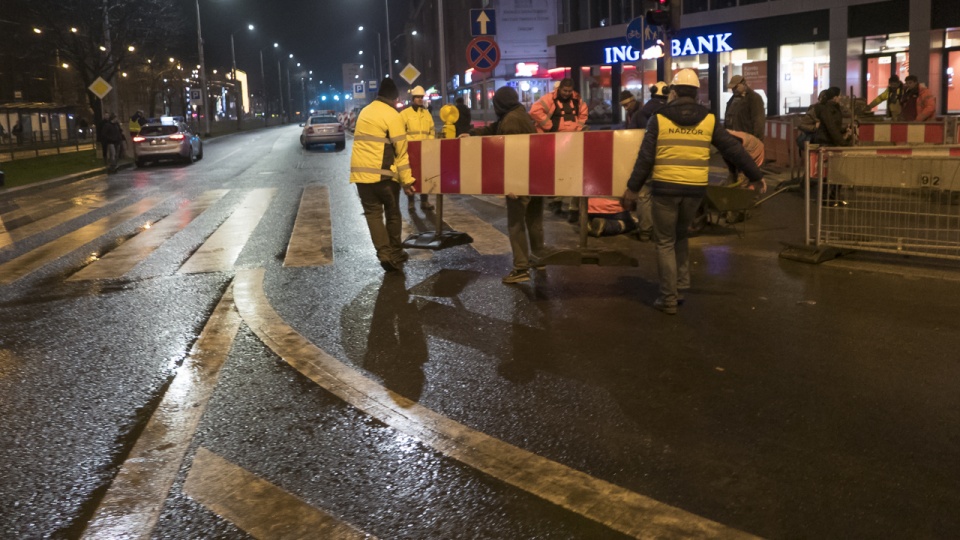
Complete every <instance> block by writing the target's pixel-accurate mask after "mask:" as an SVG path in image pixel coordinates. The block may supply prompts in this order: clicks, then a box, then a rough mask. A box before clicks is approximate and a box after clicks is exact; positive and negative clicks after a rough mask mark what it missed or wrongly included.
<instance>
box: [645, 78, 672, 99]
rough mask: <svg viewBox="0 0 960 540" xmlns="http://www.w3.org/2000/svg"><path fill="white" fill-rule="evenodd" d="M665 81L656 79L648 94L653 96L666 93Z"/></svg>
mask: <svg viewBox="0 0 960 540" xmlns="http://www.w3.org/2000/svg"><path fill="white" fill-rule="evenodd" d="M667 90H669V89H668V88H667V83H665V82H663V81H658V82H657V84H655V85H653V86H651V87H650V95H653V96H666V95H667Z"/></svg>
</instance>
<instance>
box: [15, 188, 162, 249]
mask: <svg viewBox="0 0 960 540" xmlns="http://www.w3.org/2000/svg"><path fill="white" fill-rule="evenodd" d="M105 191H107V186H106V185H104V187H103V188H102V189H96V190H94V191H93V192H92V193H89V194H86V195H84V196H82V197H71V198H70V199H68V200H62V199H61V200H58V201H55V203H56V204H64V203H70V202H72V204H74V205H75V206H72V207H71V208H67V209H66V210H64V211H62V212H58V213H56V214H53V215H51V216H47V217H45V218H43V219H39V220H37V221H34V222H32V223H27V224H26V225H24V226H23V227H17V228H16V229H13V230H11V231H7V230H6V227H4V228H3V232H2V233H0V248H3V247H6V246H9V245H10V244H13V243H15V242H19V241H21V240H24V239H26V238H29V237H31V236H33V235H35V234H39V233H42V232H44V231H48V230H50V229H52V228H54V227H57V226H59V225H61V224H63V223H66V222H68V221H70V220H72V219H76V218H78V217H81V216H84V215H86V214H89V213H90V212H93V211H94V210H98V209H100V208H103V207H104V206H108V205H110V204H113V203H115V202H116V201H119V200H121V199H124V198H125V197H127V195H122V196H118V197H112V198H104V197H102V196H99V195H97V194H96V193H97V192H105ZM152 191H154V190H150V192H152ZM51 206H54V204H52V202H51V201H42V202H41V203H40V204H39V205H37V206H35V207H34V206H31V207H27V208H26V210H15V211H14V212H11V213H9V214H5V215H4V218H3V219H4V221H12V220H13V219H15V218H14V216H21V215H29V214H30V213H34V212H36V211H37V210H43V209H44V208H49V207H51Z"/></svg>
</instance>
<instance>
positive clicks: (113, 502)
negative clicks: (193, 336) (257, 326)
mask: <svg viewBox="0 0 960 540" xmlns="http://www.w3.org/2000/svg"><path fill="white" fill-rule="evenodd" d="M239 328H240V317H239V315H238V314H237V312H236V310H235V309H234V304H233V289H232V288H230V289H228V290H227V292H226V293H225V294H224V295H223V298H221V299H220V303H219V304H218V305H217V307H216V309H214V312H213V315H211V316H210V319H209V320H208V321H207V324H206V326H205V327H204V329H203V332H201V334H200V337H199V338H198V339H197V342H196V344H194V346H193V349H192V350H191V351H190V355H189V356H188V357H187V359H186V360H184V363H183V366H181V368H180V370H179V371H178V373H177V375H176V377H174V379H173V381H172V382H171V383H170V387H169V388H168V389H167V391H166V393H165V394H164V396H163V401H162V402H161V403H160V405H159V406H158V407H157V410H156V411H155V412H154V413H153V416H152V417H151V418H150V421H149V422H148V423H147V426H146V428H144V431H143V434H141V435H140V438H139V439H137V442H136V444H135V445H134V447H133V450H131V451H130V456H129V457H128V458H127V461H125V462H124V464H123V466H122V467H121V468H120V471H119V472H118V473H117V477H116V478H115V479H114V480H113V483H112V484H111V485H110V489H109V490H108V491H107V493H106V495H105V496H104V498H103V501H101V503H100V506H99V508H97V513H96V515H95V516H94V518H93V520H92V521H91V522H90V524H89V525H88V527H87V530H86V531H85V532H84V538H149V536H150V531H151V530H153V527H154V526H155V524H156V522H157V519H158V518H159V516H160V511H161V510H162V508H163V503H164V501H165V500H166V498H167V494H168V493H169V491H170V487H171V486H172V485H173V481H174V478H176V475H177V472H178V471H179V470H180V465H181V463H182V461H183V457H184V455H185V454H186V452H187V448H188V446H189V445H190V441H191V440H192V439H193V434H194V432H196V430H197V425H198V424H199V423H200V417H201V416H202V415H203V412H204V410H206V405H207V402H208V401H209V400H210V396H211V395H213V389H214V387H215V386H216V384H217V378H218V377H219V375H220V368H221V367H222V366H223V362H224V361H226V359H227V354H228V353H229V352H230V345H231V343H233V339H234V337H235V336H236V334H237V330H238V329H239Z"/></svg>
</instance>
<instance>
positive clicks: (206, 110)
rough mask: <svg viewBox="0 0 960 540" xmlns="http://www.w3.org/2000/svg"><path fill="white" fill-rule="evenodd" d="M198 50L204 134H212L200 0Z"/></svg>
mask: <svg viewBox="0 0 960 540" xmlns="http://www.w3.org/2000/svg"><path fill="white" fill-rule="evenodd" d="M197 50H198V51H199V53H200V86H201V90H200V96H201V98H202V99H201V104H202V107H203V125H204V130H203V134H204V136H207V137H209V136H210V107H209V106H208V104H209V102H210V98H209V96H207V65H206V63H205V62H204V60H203V34H202V33H201V32H200V0H197Z"/></svg>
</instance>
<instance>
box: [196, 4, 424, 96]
mask: <svg viewBox="0 0 960 540" xmlns="http://www.w3.org/2000/svg"><path fill="white" fill-rule="evenodd" d="M181 1H182V2H184V4H185V5H186V6H189V8H188V13H191V14H192V15H193V19H192V20H191V23H190V27H191V28H193V29H194V31H195V28H196V27H195V24H196V22H195V19H196V3H195V0H181ZM388 1H389V6H390V28H391V35H392V36H396V35H397V34H399V33H401V32H403V25H404V22H405V21H406V19H407V10H408V9H409V6H410V5H413V4H414V1H413V0H388ZM200 20H201V25H202V30H203V39H204V56H205V57H206V62H207V69H209V70H212V69H215V68H220V69H225V68H229V67H230V33H231V32H232V31H234V30H237V29H241V28H242V30H240V31H238V32H236V34H235V35H234V40H235V42H236V53H237V68H238V69H242V70H244V71H246V72H247V74H248V76H249V79H250V86H251V89H252V90H254V91H258V90H260V87H261V83H260V55H259V51H260V49H261V48H264V47H268V46H270V48H267V49H265V50H264V53H263V58H264V65H265V72H266V78H267V84H268V85H269V84H270V83H271V81H273V80H274V79H275V77H276V65H277V62H276V59H275V57H274V56H273V52H272V44H273V43H274V42H277V43H279V44H280V50H282V51H283V54H284V56H286V55H287V54H289V53H291V52H292V53H293V55H294V61H295V62H301V63H302V64H303V67H304V68H307V69H312V70H313V77H314V80H323V81H324V86H327V85H328V84H333V85H334V86H335V87H337V88H338V89H339V88H341V87H342V75H341V64H343V63H349V62H360V61H361V57H360V56H358V54H357V51H359V50H360V49H363V51H364V55H363V60H362V61H363V62H364V63H367V62H371V56H370V55H371V53H373V52H374V51H376V48H377V34H376V32H377V31H379V32H381V36H382V38H383V47H384V51H386V37H387V34H386V24H387V23H386V17H385V5H384V0H200ZM247 24H253V25H254V26H255V27H256V29H255V30H254V31H253V32H251V31H248V30H247V29H246V25H247ZM360 25H363V26H364V32H362V33H361V32H358V31H357V27H358V26H360ZM401 41H402V40H401ZM384 55H386V52H384ZM271 66H272V70H271ZM292 71H293V68H292V66H291V72H292ZM271 72H272V75H271Z"/></svg>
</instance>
